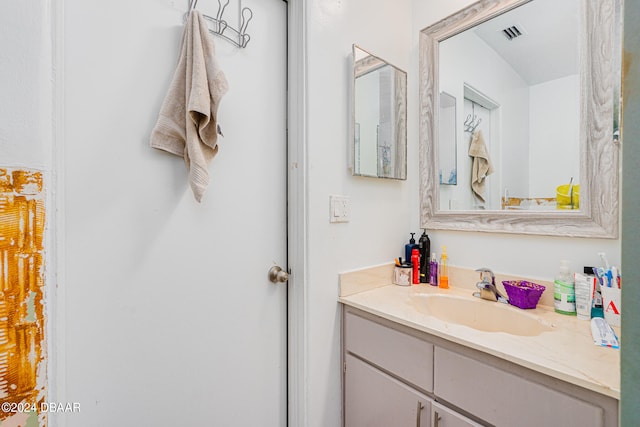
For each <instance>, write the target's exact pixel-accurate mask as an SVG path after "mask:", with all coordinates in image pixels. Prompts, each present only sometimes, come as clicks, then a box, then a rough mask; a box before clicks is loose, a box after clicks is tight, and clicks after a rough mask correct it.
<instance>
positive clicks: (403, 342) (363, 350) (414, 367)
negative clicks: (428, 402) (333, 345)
mask: <svg viewBox="0 0 640 427" xmlns="http://www.w3.org/2000/svg"><path fill="white" fill-rule="evenodd" d="M344 324H345V328H344V334H345V335H344V345H345V349H346V350H347V351H348V352H349V353H352V354H355V355H357V356H359V357H361V358H362V359H365V360H367V361H368V362H370V363H372V364H373V365H376V366H378V367H380V368H381V369H383V370H385V371H387V372H389V373H391V374H393V375H395V376H397V377H399V378H402V379H403V380H404V381H408V382H409V383H410V384H413V385H414V386H416V387H418V388H420V389H422V390H424V391H426V392H432V391H433V344H431V343H428V342H426V341H423V340H421V339H418V338H416V337H414V336H411V335H408V334H405V333H402V332H399V331H396V330H395V329H391V328H388V327H386V326H382V325H379V324H376V323H374V322H372V321H370V320H367V319H365V318H363V317H360V316H357V315H355V314H353V313H350V312H349V311H345V315H344Z"/></svg>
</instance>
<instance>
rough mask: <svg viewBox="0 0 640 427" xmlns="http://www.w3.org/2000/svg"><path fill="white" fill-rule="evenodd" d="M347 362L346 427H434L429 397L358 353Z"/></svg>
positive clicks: (345, 386) (345, 384) (345, 383)
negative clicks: (359, 356) (431, 424)
mask: <svg viewBox="0 0 640 427" xmlns="http://www.w3.org/2000/svg"><path fill="white" fill-rule="evenodd" d="M345 363H346V370H345V375H344V400H345V401H344V425H345V427H389V426H394V427H405V426H406V427H416V426H418V427H431V426H430V422H429V421H430V420H429V418H430V417H429V415H430V413H431V402H432V401H431V400H430V399H429V398H428V397H427V396H425V395H423V394H421V393H419V392H418V391H416V390H414V389H412V388H411V387H409V386H407V385H406V384H403V383H401V382H400V381H398V380H396V379H395V378H392V377H391V376H389V375H387V374H385V373H384V372H382V371H380V370H378V369H376V368H374V367H373V366H371V365H369V364H368V363H366V362H363V361H362V360H360V359H358V358H356V357H354V356H351V355H349V354H348V355H346V357H345Z"/></svg>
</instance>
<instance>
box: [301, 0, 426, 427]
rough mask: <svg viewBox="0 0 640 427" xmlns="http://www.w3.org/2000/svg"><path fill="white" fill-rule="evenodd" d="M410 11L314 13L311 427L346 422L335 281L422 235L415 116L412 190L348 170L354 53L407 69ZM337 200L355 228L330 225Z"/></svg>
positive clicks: (355, 2)
mask: <svg viewBox="0 0 640 427" xmlns="http://www.w3.org/2000/svg"><path fill="white" fill-rule="evenodd" d="M409 5H410V3H409V1H408V0H402V1H397V0H394V1H390V0H373V1H371V0H349V1H342V0H312V1H310V2H309V4H308V6H307V7H308V12H307V13H308V15H309V22H308V25H309V27H308V45H307V47H308V53H309V63H308V65H309V76H308V82H309V86H308V102H309V129H308V134H309V141H308V150H309V151H308V155H309V165H308V170H309V172H308V178H309V194H308V196H309V241H308V245H307V246H308V248H309V263H310V265H309V283H308V286H309V301H310V313H309V319H310V327H309V336H310V343H309V357H310V360H309V363H310V372H309V382H308V387H309V390H310V396H309V421H310V425H311V426H317V427H326V426H339V425H340V423H341V415H340V407H341V394H340V393H341V388H340V384H341V383H340V351H339V350H340V311H339V306H338V303H337V301H336V300H337V297H338V273H339V272H341V271H345V270H350V269H354V268H359V267H363V266H367V265H371V264H379V263H386V262H390V261H391V260H393V258H395V257H397V256H399V255H402V252H401V250H402V248H403V245H404V243H405V240H407V239H408V238H409V232H410V231H414V232H415V231H417V230H416V228H415V224H411V220H410V219H411V218H412V217H414V218H416V219H417V197H416V191H415V186H414V183H415V182H416V180H417V164H418V162H417V159H416V158H415V156H416V153H417V134H416V133H415V129H416V127H415V125H414V122H415V121H416V119H417V110H415V109H413V110H412V109H409V110H408V122H409V134H408V140H409V147H408V148H409V149H408V157H409V167H408V170H407V174H408V180H407V181H395V180H388V179H374V178H364V177H353V176H351V174H350V172H349V169H348V166H349V165H348V158H349V156H348V149H349V147H350V144H349V118H350V115H351V114H350V111H349V81H350V80H351V79H352V77H351V72H350V66H349V62H350V53H351V45H352V44H353V43H356V44H357V45H359V46H361V47H362V48H363V49H365V50H368V51H370V52H372V53H374V54H375V55H376V56H379V57H381V58H383V59H385V60H387V61H388V62H390V63H392V64H394V65H395V66H397V67H399V68H400V69H403V70H407V69H408V68H409V58H410V52H411V42H410V31H411V28H410V26H409V25H407V24H408V21H407V19H408V17H409V15H410V8H409ZM366 11H370V12H371V13H369V12H366ZM365 12H366V13H365ZM409 90H411V89H409ZM330 194H343V195H347V196H349V197H350V198H351V222H350V223H347V224H330V223H329V216H328V214H329V195H330Z"/></svg>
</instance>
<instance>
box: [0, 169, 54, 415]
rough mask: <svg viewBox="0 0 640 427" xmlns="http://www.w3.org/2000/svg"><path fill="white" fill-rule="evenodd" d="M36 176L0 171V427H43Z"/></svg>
mask: <svg viewBox="0 0 640 427" xmlns="http://www.w3.org/2000/svg"><path fill="white" fill-rule="evenodd" d="M44 203H45V195H44V191H43V178H42V172H40V171H36V170H25V169H11V168H0V426H2V427H10V426H21V427H44V426H46V421H47V419H46V415H47V414H46V411H45V413H42V412H41V411H40V410H39V408H40V407H41V405H42V404H43V403H44V402H45V397H46V396H45V391H46V343H45V328H44V325H45V312H44V246H43V236H44V228H45V227H44V225H45V224H44V223H45V206H44Z"/></svg>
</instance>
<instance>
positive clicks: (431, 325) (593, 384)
mask: <svg viewBox="0 0 640 427" xmlns="http://www.w3.org/2000/svg"><path fill="white" fill-rule="evenodd" d="M428 294H449V295H455V296H461V297H466V298H470V299H475V298H474V297H473V296H471V291H470V290H469V289H466V288H451V289H439V288H437V287H433V286H429V285H425V284H421V285H413V286H408V287H404V286H395V285H386V286H380V285H378V287H376V288H374V289H369V290H362V291H360V292H357V293H352V294H351V295H344V294H343V296H341V297H340V298H339V301H340V302H341V303H343V304H345V305H348V306H351V307H355V308H358V309H360V310H363V311H366V312H368V313H371V314H375V315H377V316H380V317H382V318H385V319H388V320H391V321H394V322H397V323H399V324H402V325H405V326H408V327H410V328H413V329H416V330H420V331H423V332H426V333H428V334H431V335H435V336H438V337H441V338H444V339H446V340H449V341H452V342H455V343H458V344H461V345H464V346H466V347H470V348H473V349H476V350H479V351H482V352H485V353H488V354H491V355H493V356H496V357H499V358H502V359H505V360H508V361H510V362H513V363H516V364H518V365H521V366H524V367H527V368H529V369H532V370H534V371H538V372H541V373H543V374H546V375H549V376H552V377H555V378H558V379H560V380H563V381H566V382H569V383H572V384H575V385H578V386H581V387H584V388H586V389H589V390H593V391H595V392H598V393H601V394H604V395H607V396H610V397H613V398H615V399H618V400H619V399H620V351H619V350H616V349H611V348H606V347H600V346H596V345H595V344H594V343H593V339H592V337H591V328H590V322H589V321H585V320H578V319H577V318H576V317H575V316H565V315H561V314H557V313H555V312H554V311H553V310H552V309H549V308H548V307H544V306H540V305H539V306H538V308H536V309H531V310H523V311H526V312H527V313H528V314H532V315H535V316H539V317H540V318H541V320H543V321H544V322H545V323H549V324H552V325H553V330H551V331H548V332H543V333H541V334H540V335H537V336H517V335H510V334H507V333H503V332H483V331H479V330H476V329H473V328H470V327H467V326H463V325H458V324H455V323H447V322H445V321H442V320H440V319H438V318H436V317H433V316H430V315H428V314H425V313H424V312H423V311H419V310H417V309H416V307H415V301H416V297H417V298H418V299H419V298H420V297H419V295H428ZM479 302H481V303H486V304H499V303H494V302H491V301H484V300H483V301H479ZM509 308H510V309H513V310H520V309H519V308H517V307H509ZM616 333H617V335H618V337H619V336H620V334H619V330H618V329H617V328H616Z"/></svg>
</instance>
